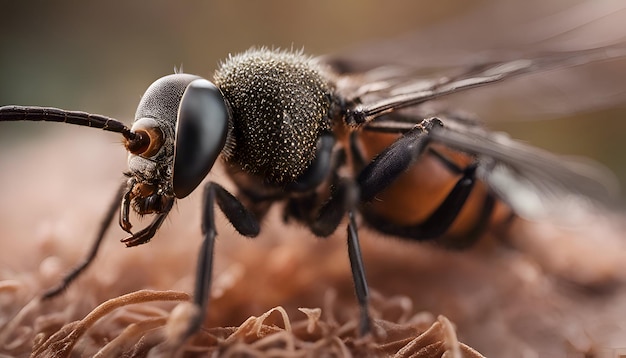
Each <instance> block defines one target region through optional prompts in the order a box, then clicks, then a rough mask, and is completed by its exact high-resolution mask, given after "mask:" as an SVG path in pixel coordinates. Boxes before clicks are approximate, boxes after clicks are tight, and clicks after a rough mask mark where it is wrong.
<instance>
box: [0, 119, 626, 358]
mask: <svg viewBox="0 0 626 358" xmlns="http://www.w3.org/2000/svg"><path fill="white" fill-rule="evenodd" d="M64 129H65V131H63V133H62V134H61V135H56V136H50V138H49V139H45V140H41V141H40V142H39V143H36V144H33V145H32V146H19V147H16V148H14V149H11V152H10V153H6V152H5V153H4V154H3V155H2V156H0V165H2V168H3V174H2V175H1V176H0V188H2V192H1V193H0V195H1V196H2V197H3V200H2V201H1V202H0V224H1V225H0V245H1V246H0V247H2V250H0V353H1V354H3V355H6V356H18V357H21V356H29V355H31V354H32V355H33V356H41V357H47V356H71V357H82V356H100V357H108V356H126V357H143V356H171V355H173V354H176V353H177V354H180V355H182V356H207V355H209V356H217V355H221V356H264V355H265V356H284V357H291V356H356V357H359V356H398V357H409V356H410V357H442V356H443V357H457V356H465V357H480V356H481V354H484V355H485V356H500V357H504V356H506V357H515V356H520V357H521V356H549V357H566V356H602V355H603V354H607V352H608V354H618V353H619V352H621V351H620V349H624V348H625V347H626V326H624V323H623V322H626V290H625V289H624V286H623V282H624V278H625V275H626V269H625V268H626V264H625V262H626V260H625V259H626V248H625V245H624V240H623V234H622V232H623V222H622V218H621V217H620V216H619V215H616V214H602V215H594V216H592V215H591V214H589V216H588V217H585V220H587V221H584V220H582V219H581V220H579V222H580V223H579V225H575V226H574V227H564V226H560V225H557V224H554V223H550V222H541V223H530V222H524V221H521V220H520V221H518V222H515V223H514V224H513V227H512V228H511V234H510V237H509V238H508V240H507V241H506V242H504V243H503V242H500V240H496V239H494V238H490V237H487V238H485V240H482V241H481V242H480V243H479V244H478V245H477V246H476V247H475V248H472V249H470V250H466V251H462V252H450V251H445V250H442V249H440V248H437V247H433V246H431V245H424V244H419V243H413V242H408V241H402V240H398V239H396V238H388V237H383V236H382V235H380V234H377V233H375V232H374V231H371V230H369V229H367V228H363V229H362V230H361V231H360V233H361V240H362V249H363V255H364V259H365V265H366V270H367V274H368V279H369V285H370V287H371V288H372V292H373V294H372V305H371V306H372V307H371V310H372V316H373V318H374V329H373V333H372V334H370V335H368V336H365V337H359V335H358V334H357V331H358V329H357V327H358V307H357V304H356V300H355V298H354V290H353V285H352V281H351V275H350V269H349V264H348V258H347V252H346V248H345V231H344V229H339V230H337V232H336V233H335V234H334V235H333V236H332V237H329V238H327V239H318V238H315V237H314V236H313V235H312V234H310V233H309V232H308V231H307V230H306V228H303V227H299V226H297V225H296V224H294V223H287V224H286V223H283V222H282V220H281V218H280V217H281V215H280V214H281V213H280V210H279V208H277V210H274V211H272V212H271V213H270V215H269V216H268V217H267V218H266V219H265V220H264V222H263V232H262V234H261V236H260V237H258V238H256V239H254V240H248V239H244V238H241V237H239V236H238V235H237V234H236V232H235V231H234V229H233V228H232V227H231V226H229V224H228V223H227V222H226V220H225V219H224V218H223V217H221V216H220V217H219V218H218V221H219V222H218V234H219V235H218V241H217V244H216V249H217V251H216V263H215V269H214V280H213V287H212V295H211V296H212V297H211V303H210V305H209V309H208V312H207V318H206V320H205V322H204V326H203V329H202V330H201V332H199V333H198V334H196V335H195V336H193V337H192V338H191V339H190V340H189V341H187V342H186V343H185V344H184V345H183V346H182V347H172V346H171V344H170V343H171V342H172V340H173V339H174V338H175V337H176V336H177V335H178V334H180V332H181V329H182V328H181V327H182V326H184V322H185V317H188V315H189V314H190V310H191V309H192V306H190V304H189V293H190V292H192V287H193V279H194V274H195V273H194V270H195V261H196V257H197V250H198V246H199V243H200V240H201V233H200V210H199V208H200V206H201V195H198V194H197V193H195V194H192V195H191V197H190V198H188V199H185V200H181V201H179V203H178V205H177V208H176V209H175V210H174V211H173V212H172V213H171V214H170V215H171V216H170V218H169V220H168V221H167V222H166V224H165V225H164V227H163V228H162V229H161V230H160V232H159V234H158V235H157V236H156V237H155V238H154V239H153V240H152V242H150V243H149V244H147V245H142V246H140V247H138V248H132V249H125V248H124V247H123V244H121V243H119V242H117V240H119V239H122V238H124V237H125V236H124V234H123V232H122V231H121V230H119V229H118V228H117V227H115V225H113V226H112V228H111V230H110V232H109V234H108V235H107V239H106V241H107V242H106V243H105V244H104V245H103V247H102V249H101V252H100V253H99V256H98V258H97V259H96V261H95V262H94V263H93V265H92V266H91V267H90V268H89V269H88V270H87V272H86V273H85V274H84V275H83V276H81V277H80V278H79V279H78V280H77V281H76V282H75V283H74V284H73V285H72V286H71V287H70V288H69V289H68V290H67V291H66V292H65V293H64V294H62V295H61V296H59V297H56V298H54V299H52V300H48V301H41V300H40V299H39V296H40V295H41V293H42V292H44V291H45V290H46V289H48V288H50V287H52V286H53V285H55V284H56V283H57V282H58V280H59V279H60V277H61V276H62V275H63V273H64V272H66V271H67V270H68V269H69V268H70V267H72V266H73V265H75V264H76V263H78V262H79V261H80V259H81V258H82V257H83V255H84V254H85V253H86V251H87V249H88V247H89V244H90V241H91V239H92V237H93V235H94V234H95V231H96V230H97V227H98V225H99V220H100V215H103V213H104V212H105V211H106V208H107V205H109V200H111V199H112V198H111V197H112V195H113V193H114V192H115V188H116V186H117V185H118V182H119V181H118V180H121V176H120V175H119V174H118V173H121V171H123V170H124V154H123V150H122V148H120V147H119V146H118V145H116V144H115V143H111V142H112V141H111V140H110V138H109V137H107V136H97V135H94V136H90V137H83V136H82V134H83V133H85V132H84V131H83V130H81V129H78V130H73V129H69V130H68V129H67V127H66V128H64ZM87 131H88V130H87ZM66 132H67V133H66ZM97 134H100V133H97ZM84 148H88V149H87V150H85V149H84ZM209 179H210V180H216V181H220V182H221V183H225V185H227V186H228V181H227V179H226V177H225V175H224V174H223V173H222V172H219V171H217V172H215V173H212V174H211V175H210V177H209ZM230 188H231V189H232V186H231V187H230ZM133 222H134V223H136V227H137V228H139V227H142V225H145V223H146V220H144V221H141V222H139V221H138V219H137V218H133ZM460 342H463V343H460ZM469 347H472V348H469ZM478 352H480V353H478Z"/></svg>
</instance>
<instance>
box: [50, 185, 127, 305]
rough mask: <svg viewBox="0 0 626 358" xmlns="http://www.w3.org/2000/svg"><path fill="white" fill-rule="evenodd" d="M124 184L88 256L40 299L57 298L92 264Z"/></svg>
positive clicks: (117, 205) (116, 195) (113, 214)
mask: <svg viewBox="0 0 626 358" xmlns="http://www.w3.org/2000/svg"><path fill="white" fill-rule="evenodd" d="M126 186H127V185H126V183H124V184H122V185H121V186H120V188H119V189H118V190H117V192H116V193H115V197H114V199H113V202H112V203H111V204H110V205H109V211H107V213H106V215H105V216H104V219H102V223H101V224H100V230H99V231H98V235H97V236H96V240H95V241H94V242H93V244H92V245H91V249H90V250H89V254H88V255H87V257H86V258H85V260H84V261H83V262H82V263H80V265H77V266H76V267H74V268H73V269H72V271H70V272H69V273H68V274H67V275H65V277H63V280H62V281H61V282H60V283H59V284H58V285H57V286H56V287H53V288H51V289H49V290H48V291H46V292H44V294H43V295H42V299H49V298H52V297H55V296H57V295H58V294H60V293H61V292H63V291H64V290H65V289H66V288H67V287H68V286H69V285H70V283H72V282H73V281H74V280H75V279H76V278H77V277H78V276H79V275H80V274H81V273H82V272H83V271H85V269H87V267H88V266H89V265H90V264H91V263H92V262H93V260H94V259H95V258H96V255H97V254H98V249H99V248H100V244H101V243H102V239H103V238H104V236H105V235H106V233H107V230H108V229H109V226H110V225H111V222H112V221H113V218H114V217H115V212H116V211H117V208H118V207H119V202H120V198H121V197H122V196H123V195H124V191H125V190H126Z"/></svg>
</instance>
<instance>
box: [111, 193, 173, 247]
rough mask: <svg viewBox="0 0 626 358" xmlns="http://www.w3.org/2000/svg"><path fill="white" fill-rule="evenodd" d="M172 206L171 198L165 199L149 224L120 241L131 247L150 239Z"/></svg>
mask: <svg viewBox="0 0 626 358" xmlns="http://www.w3.org/2000/svg"><path fill="white" fill-rule="evenodd" d="M172 206H174V199H173V198H171V199H169V200H168V201H167V204H166V206H165V208H164V210H163V212H161V213H158V214H157V215H156V217H155V218H154V220H153V221H152V222H151V223H150V225H148V226H147V227H146V228H144V229H143V230H141V231H138V232H136V233H134V234H133V235H132V236H131V237H129V238H126V239H123V240H121V242H123V243H124V244H126V247H132V246H137V245H142V244H145V243H147V242H148V241H150V239H152V238H153V237H154V235H155V234H156V232H157V231H158V230H159V228H160V227H161V225H162V224H163V222H164V221H165V218H166V217H167V214H169V212H170V210H172Z"/></svg>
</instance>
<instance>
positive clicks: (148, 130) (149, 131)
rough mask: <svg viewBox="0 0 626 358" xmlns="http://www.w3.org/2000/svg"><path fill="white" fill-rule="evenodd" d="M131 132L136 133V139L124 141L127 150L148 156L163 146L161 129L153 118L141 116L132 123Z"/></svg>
mask: <svg viewBox="0 0 626 358" xmlns="http://www.w3.org/2000/svg"><path fill="white" fill-rule="evenodd" d="M130 130H131V131H132V132H134V133H136V134H137V138H138V139H137V140H135V141H128V142H126V149H128V151H129V152H131V153H133V154H136V155H141V156H142V157H145V158H149V157H152V156H154V155H155V154H157V153H158V152H159V150H160V149H161V147H162V146H163V131H161V128H159V125H158V123H157V121H156V120H154V119H153V118H141V119H138V120H137V121H135V123H133V126H132V128H131V129H130Z"/></svg>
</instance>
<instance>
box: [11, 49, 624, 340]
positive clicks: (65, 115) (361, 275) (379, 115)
mask: <svg viewBox="0 0 626 358" xmlns="http://www.w3.org/2000/svg"><path fill="white" fill-rule="evenodd" d="M625 52H626V51H625V50H624V49H623V48H619V47H615V48H603V49H596V50H588V51H577V52H560V53H550V54H545V55H543V56H540V57H536V58H529V59H517V60H512V61H504V62H492V63H488V62H487V63H482V64H477V65H476V66H473V67H471V68H469V69H467V70H466V71H463V72H462V73H457V74H456V75H455V76H449V77H442V78H436V79H428V80H420V81H414V80H411V78H408V77H406V76H382V77H379V78H378V79H376V80H372V81H370V82H369V83H367V84H365V85H364V84H363V83H362V77H361V76H359V75H347V74H342V73H340V72H341V71H340V69H339V67H340V66H338V65H337V64H333V63H332V62H329V61H324V60H322V59H321V58H315V57H310V56H307V55H305V54H304V53H303V52H302V51H293V50H290V51H289V50H287V51H285V50H275V49H268V48H252V49H250V50H248V51H246V52H244V53H242V54H238V55H234V56H230V57H229V58H228V59H227V60H225V61H224V62H223V63H222V64H221V65H220V66H219V68H218V69H217V71H216V72H215V74H214V77H213V80H212V81H209V80H207V79H204V78H202V77H199V76H196V75H191V74H185V73H175V74H172V75H167V76H165V77H162V78H160V79H158V80H156V81H155V82H154V83H152V84H151V85H150V86H149V87H148V89H147V90H146V92H145V94H144V95H143V96H142V98H141V100H140V103H139V105H138V108H137V112H136V114H135V121H134V122H133V124H132V126H131V127H128V126H126V125H125V124H124V123H122V122H121V121H118V120H116V119H113V118H110V117H106V116H102V115H96V114H90V113H85V112H77V111H67V110H61V109H56V108H45V107H32V106H4V107H2V108H0V121H24V120H25V121H50V122H63V123H69V124H74V125H80V126H88V127H94V128H100V129H103V130H105V131H109V132H115V133H118V134H119V135H121V136H122V137H123V144H124V147H125V148H126V150H127V151H128V152H129V155H128V172H126V173H125V177H126V180H125V181H124V182H123V183H122V184H121V186H120V188H119V191H118V192H117V193H116V195H115V198H114V200H113V202H112V203H111V205H110V207H109V209H108V211H107V213H106V215H105V217H104V219H103V221H102V226H101V228H100V230H99V231H98V233H97V235H96V240H95V242H94V243H93V245H92V248H91V250H90V252H89V254H88V256H87V257H86V258H85V260H84V261H83V262H82V263H81V264H80V265H78V266H76V267H75V268H74V269H73V270H72V271H71V272H70V273H69V274H68V275H66V276H65V277H64V279H63V280H62V281H61V282H60V284H59V285H58V286H56V287H54V288H52V289H50V290H48V291H47V292H45V293H44V294H43V298H52V297H54V296H56V295H59V294H60V293H61V292H62V291H63V290H64V289H65V288H67V287H68V285H70V283H71V282H72V281H73V280H74V279H75V278H76V277H77V276H79V275H80V274H81V272H83V271H84V270H85V269H86V268H87V267H88V266H89V264H90V263H91V262H92V261H93V259H94V258H95V256H96V254H97V252H98V248H99V246H100V243H101V241H102V239H103V237H104V236H105V233H106V231H107V229H108V227H109V226H110V224H111V222H113V221H115V218H116V213H117V211H118V210H119V215H118V216H117V221H118V222H119V226H120V227H121V228H122V229H123V230H124V231H125V232H127V233H128V234H129V236H128V237H127V238H124V239H122V240H121V241H122V242H123V243H124V244H126V246H128V247H132V246H138V245H141V244H145V243H147V242H149V241H150V240H151V238H152V237H154V236H155V235H156V233H157V232H158V230H159V227H160V226H161V225H162V224H163V222H164V220H165V218H166V217H167V216H168V214H169V213H170V211H171V210H172V208H173V206H174V204H175V202H176V200H178V199H183V198H185V197H186V196H188V195H189V194H190V193H192V192H193V191H195V190H197V189H198V187H199V186H200V184H201V183H202V182H203V181H204V179H205V177H206V176H207V174H208V173H209V172H210V171H211V169H212V168H213V167H214V165H215V164H216V162H217V161H218V160H221V161H222V162H223V165H224V166H225V168H226V169H227V172H228V174H229V176H230V177H231V179H232V180H233V182H234V183H235V184H236V187H237V192H235V193H231V192H229V191H228V190H226V189H225V188H224V187H223V186H222V185H220V184H219V183H217V182H214V181H208V182H207V183H205V184H204V185H203V193H204V196H203V203H202V233H203V236H204V239H203V242H202V244H201V247H200V249H199V254H198V261H197V270H196V279H195V288H194V295H193V303H194V305H195V306H196V308H197V311H196V314H195V315H194V316H193V318H192V319H191V320H190V322H189V326H188V330H187V333H186V337H189V336H191V335H192V334H194V333H195V332H197V331H198V330H199V329H200V327H201V325H202V322H203V320H204V312H206V310H207V308H208V304H209V291H210V287H211V277H212V273H211V272H212V267H213V257H214V244H215V239H216V236H217V231H216V225H215V218H214V217H215V209H216V208H219V210H221V211H222V212H223V213H224V214H225V216H226V217H227V219H228V221H229V222H230V223H231V224H232V226H233V227H234V228H235V229H236V230H237V231H238V232H239V233H240V234H241V235H243V236H246V237H255V236H257V235H258V234H259V232H260V230H261V225H260V222H261V220H262V218H263V217H264V215H265V214H266V213H267V212H268V210H269V209H270V208H271V207H272V206H274V205H282V206H283V208H284V218H285V220H286V221H296V222H299V223H301V224H304V225H305V226H306V227H308V228H309V229H310V230H311V232H312V233H314V234H315V235H317V236H319V237H328V236H330V235H331V234H333V233H334V232H335V231H336V230H337V229H338V228H339V227H340V226H344V225H345V230H346V239H347V244H348V245H347V246H348V256H349V261H350V266H351V270H352V276H353V279H354V288H355V293H356V298H357V300H358V304H359V307H360V326H359V331H360V333H361V334H366V333H368V332H369V331H370V330H371V319H370V315H369V311H368V301H369V293H368V285H367V282H366V274H365V269H364V264H363V259H362V257H361V251H360V247H359V230H358V229H359V228H358V225H357V222H363V224H364V225H367V226H369V227H371V228H373V229H374V230H378V231H380V232H383V233H386V234H391V235H394V236H397V237H400V238H403V239H408V240H415V241H432V242H437V243H440V244H442V245H443V246H447V247H454V248H463V247H467V246H470V245H471V244H472V243H473V242H475V241H476V240H477V239H478V238H480V237H481V236H482V235H483V233H485V232H486V231H488V230H491V229H492V228H494V227H498V226H505V225H506V223H507V222H509V221H510V220H511V218H512V217H516V216H517V215H527V214H528V215H532V214H533V213H536V212H537V211H539V210H540V208H542V207H543V204H545V203H553V202H558V199H562V198H568V197H571V196H575V197H580V198H586V199H590V200H592V201H597V202H606V201H607V200H608V198H609V197H610V196H611V188H610V185H609V184H607V183H606V181H604V180H603V178H602V176H600V175H598V174H597V172H596V171H595V170H594V168H592V167H591V166H589V165H584V164H582V163H579V162H572V161H568V160H564V159H563V158H561V157H558V156H556V155H553V154H550V153H548V152H545V151H543V150H540V149H537V148H534V147H531V146H529V145H527V144H523V143H521V142H518V141H515V140H513V139H511V138H509V137H508V136H507V135H505V134H503V133H495V132H491V131H488V130H487V129H486V128H485V127H483V126H482V125H481V124H479V123H478V122H477V121H475V120H474V119H473V118H472V117H469V116H467V115H464V114H461V113H457V112H451V111H446V110H438V111H434V110H433V109H431V108H430V107H429V106H428V105H429V104H430V103H431V102H432V101H434V100H436V99H439V98H442V97H445V96H448V95H451V94H454V93H458V92H462V91H466V90H469V89H472V88H475V87H478V86H484V85H489V84H493V83H496V82H500V81H504V80H506V79H508V78H512V77H515V76H518V75H522V74H525V73H529V72H536V71H541V70H547V69H551V68H555V67H561V66H564V65H567V64H581V63H587V62H591V61H599V60H603V59H607V58H615V57H623V56H624V55H625ZM131 210H133V211H135V212H136V213H137V214H139V215H152V216H153V219H152V221H151V223H149V224H148V225H147V227H145V228H143V229H141V230H138V231H135V230H133V225H132V223H131V220H130V212H131ZM346 219H347V220H346ZM342 223H344V224H342Z"/></svg>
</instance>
